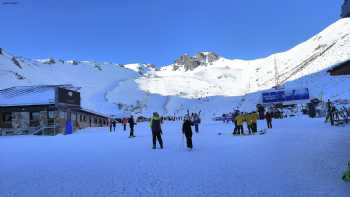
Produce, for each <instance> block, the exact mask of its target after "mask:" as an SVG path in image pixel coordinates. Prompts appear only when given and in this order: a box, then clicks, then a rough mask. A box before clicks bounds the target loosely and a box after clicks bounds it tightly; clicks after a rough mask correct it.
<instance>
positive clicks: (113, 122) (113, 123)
mask: <svg viewBox="0 0 350 197" xmlns="http://www.w3.org/2000/svg"><path fill="white" fill-rule="evenodd" d="M116 124H117V123H116V122H115V120H113V121H112V125H113V132H115V126H116Z"/></svg>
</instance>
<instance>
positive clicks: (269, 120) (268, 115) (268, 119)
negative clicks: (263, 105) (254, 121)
mask: <svg viewBox="0 0 350 197" xmlns="http://www.w3.org/2000/svg"><path fill="white" fill-rule="evenodd" d="M265 119H266V123H267V128H269V129H272V114H271V113H270V112H266V114H265Z"/></svg>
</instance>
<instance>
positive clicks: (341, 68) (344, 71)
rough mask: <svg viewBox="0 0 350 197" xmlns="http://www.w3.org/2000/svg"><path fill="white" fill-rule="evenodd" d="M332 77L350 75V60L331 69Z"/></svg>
mask: <svg viewBox="0 0 350 197" xmlns="http://www.w3.org/2000/svg"><path fill="white" fill-rule="evenodd" d="M328 72H329V73H330V75H333V76H334V75H350V59H349V60H347V61H345V62H342V63H340V64H337V65H335V66H334V67H333V68H331V69H329V70H328Z"/></svg>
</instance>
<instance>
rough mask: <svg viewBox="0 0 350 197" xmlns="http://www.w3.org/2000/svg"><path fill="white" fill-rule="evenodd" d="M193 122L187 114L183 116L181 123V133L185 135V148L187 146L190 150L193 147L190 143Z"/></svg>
mask: <svg viewBox="0 0 350 197" xmlns="http://www.w3.org/2000/svg"><path fill="white" fill-rule="evenodd" d="M192 125H193V123H192V122H191V120H190V117H189V116H185V118H184V122H183V124H182V133H183V134H184V135H185V137H186V143H187V148H189V149H190V150H191V149H192V148H193V144H192V127H191V126H192Z"/></svg>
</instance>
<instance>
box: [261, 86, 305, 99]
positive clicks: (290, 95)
mask: <svg viewBox="0 0 350 197" xmlns="http://www.w3.org/2000/svg"><path fill="white" fill-rule="evenodd" d="M262 97H263V103H281V102H286V101H296V100H308V99H310V95H309V89H307V88H303V89H298V90H276V91H274V92H264V93H262Z"/></svg>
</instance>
